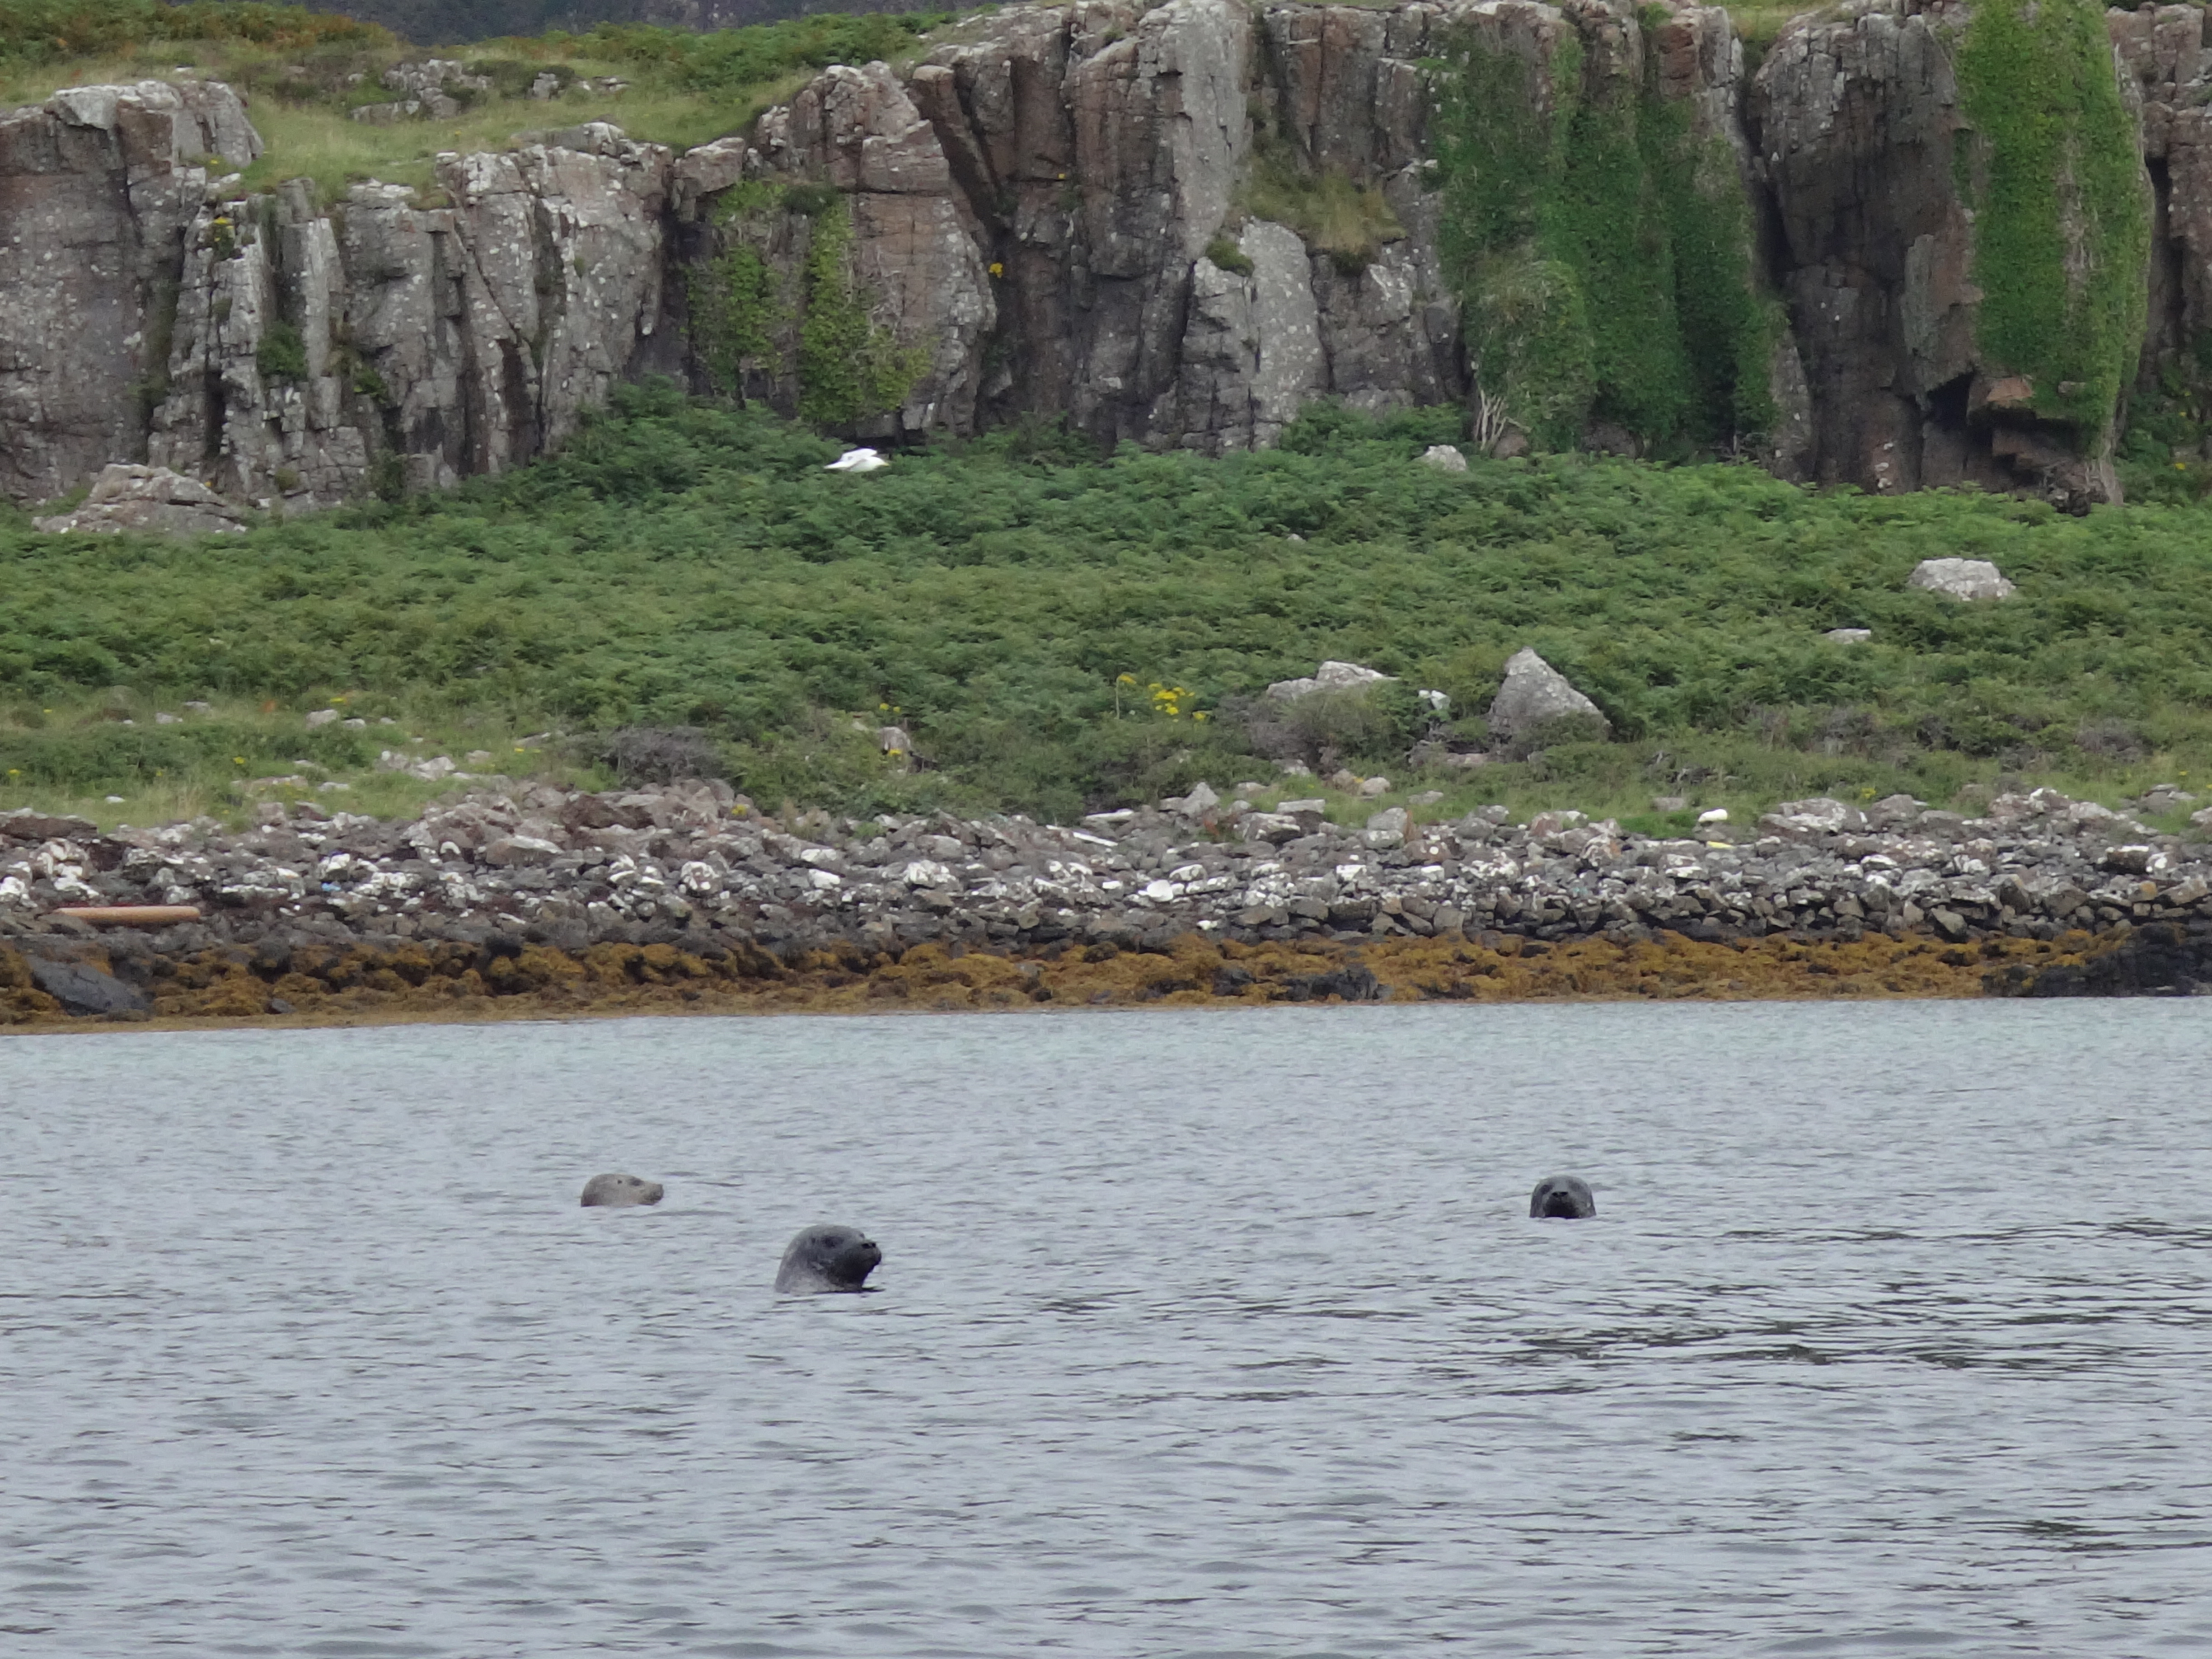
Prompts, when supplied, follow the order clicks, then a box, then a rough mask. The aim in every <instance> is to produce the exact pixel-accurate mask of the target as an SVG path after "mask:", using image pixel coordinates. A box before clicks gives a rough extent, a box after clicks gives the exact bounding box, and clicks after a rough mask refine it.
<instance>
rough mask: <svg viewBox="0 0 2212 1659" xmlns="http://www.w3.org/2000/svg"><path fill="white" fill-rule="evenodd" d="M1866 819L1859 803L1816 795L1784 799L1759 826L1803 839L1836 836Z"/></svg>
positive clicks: (1859, 826) (1770, 832) (1769, 832)
mask: <svg viewBox="0 0 2212 1659" xmlns="http://www.w3.org/2000/svg"><path fill="white" fill-rule="evenodd" d="M1702 821H1703V820H1700V822H1702ZM1866 823H1867V820H1866V814H1865V813H1863V812H1862V811H1859V810H1858V809H1857V807H1855V806H1847V805H1844V803H1843V802H1842V801H1839V800H1833V799H1830V798H1828V797H1827V796H1826V795H1816V796H1814V797H1813V798H1811V799H1808V800H1786V801H1784V802H1783V803H1782V804H1781V805H1779V806H1778V807H1776V808H1775V809H1774V810H1773V811H1771V812H1769V813H1767V814H1766V815H1765V817H1762V818H1760V819H1759V828H1760V829H1762V830H1764V831H1765V832H1766V833H1767V834H1768V835H1773V836H1788V837H1790V838H1791V839H1793V840H1802V839H1804V838H1806V837H1808V836H1832V835H1836V834H1838V833H1840V832H1842V831H1844V830H1846V829H1865V828H1866Z"/></svg>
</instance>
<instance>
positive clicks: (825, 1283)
mask: <svg viewBox="0 0 2212 1659" xmlns="http://www.w3.org/2000/svg"><path fill="white" fill-rule="evenodd" d="M883 1259H884V1253H883V1252H882V1251H881V1250H879V1249H877V1248H876V1246H875V1243H874V1242H873V1241H872V1240H871V1239H870V1238H869V1237H868V1236H867V1235H866V1233H864V1232H862V1231H860V1229H859V1228H858V1227H840V1226H836V1225H834V1224H831V1223H828V1222H823V1223H819V1224H817V1225H814V1226H811V1227H809V1228H807V1229H805V1231H803V1232H801V1233H800V1234H799V1237H796V1238H794V1239H793V1240H792V1241H791V1244H790V1247H789V1248H788V1249H786V1250H785V1251H784V1253H783V1263H782V1265H781V1267H777V1269H776V1270H775V1288H776V1290H777V1291H778V1292H779V1293H780V1294H781V1295H784V1296H820V1295H822V1294H823V1292H825V1291H857V1290H860V1289H861V1288H863V1287H864V1286H865V1285H866V1282H867V1278H868V1275H869V1274H870V1273H873V1272H874V1271H875V1270H876V1264H877V1263H878V1262H879V1261H882V1260H883Z"/></svg>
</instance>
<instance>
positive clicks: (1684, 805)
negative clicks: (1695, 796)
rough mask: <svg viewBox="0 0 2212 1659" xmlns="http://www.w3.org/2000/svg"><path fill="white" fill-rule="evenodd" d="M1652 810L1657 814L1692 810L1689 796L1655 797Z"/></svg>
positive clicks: (1652, 800)
mask: <svg viewBox="0 0 2212 1659" xmlns="http://www.w3.org/2000/svg"><path fill="white" fill-rule="evenodd" d="M1651 810H1652V811H1655V812H1686V811H1689V810H1690V798H1689V797H1688V796H1687V795H1654V796H1652V797H1651Z"/></svg>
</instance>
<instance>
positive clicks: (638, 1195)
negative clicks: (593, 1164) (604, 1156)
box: [584, 1175, 665, 1210]
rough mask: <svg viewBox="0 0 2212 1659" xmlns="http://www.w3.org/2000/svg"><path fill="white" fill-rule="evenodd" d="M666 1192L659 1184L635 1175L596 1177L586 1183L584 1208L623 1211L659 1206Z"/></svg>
mask: <svg viewBox="0 0 2212 1659" xmlns="http://www.w3.org/2000/svg"><path fill="white" fill-rule="evenodd" d="M664 1190H665V1188H663V1187H662V1186H661V1184H660V1183H659V1182H657V1181H646V1180H642V1179H641V1178H640V1177H639V1176H634V1175H595V1176H592V1178H591V1179H590V1180H589V1181H587V1182H585V1183H584V1207H585V1208H586V1209H587V1210H589V1209H596V1208H602V1207H604V1208H606V1209H610V1210H623V1209H628V1208H629V1207H630V1206H632V1205H636V1204H658V1203H659V1202H660V1194H662V1192H663V1191H664Z"/></svg>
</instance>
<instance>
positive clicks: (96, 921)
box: [54, 904, 200, 927]
mask: <svg viewBox="0 0 2212 1659" xmlns="http://www.w3.org/2000/svg"><path fill="white" fill-rule="evenodd" d="M54 914H55V915H58V916H68V917H70V919H71V920H73V921H85V922H90V923H91V924H92V925H93V926H94V927H175V926H176V925H177V924H178V923H179V922H180V921H198V920H199V919H200V909H199V906H197V904H79V905H73V906H71V907H70V908H67V909H64V910H57V911H55V912H54Z"/></svg>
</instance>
